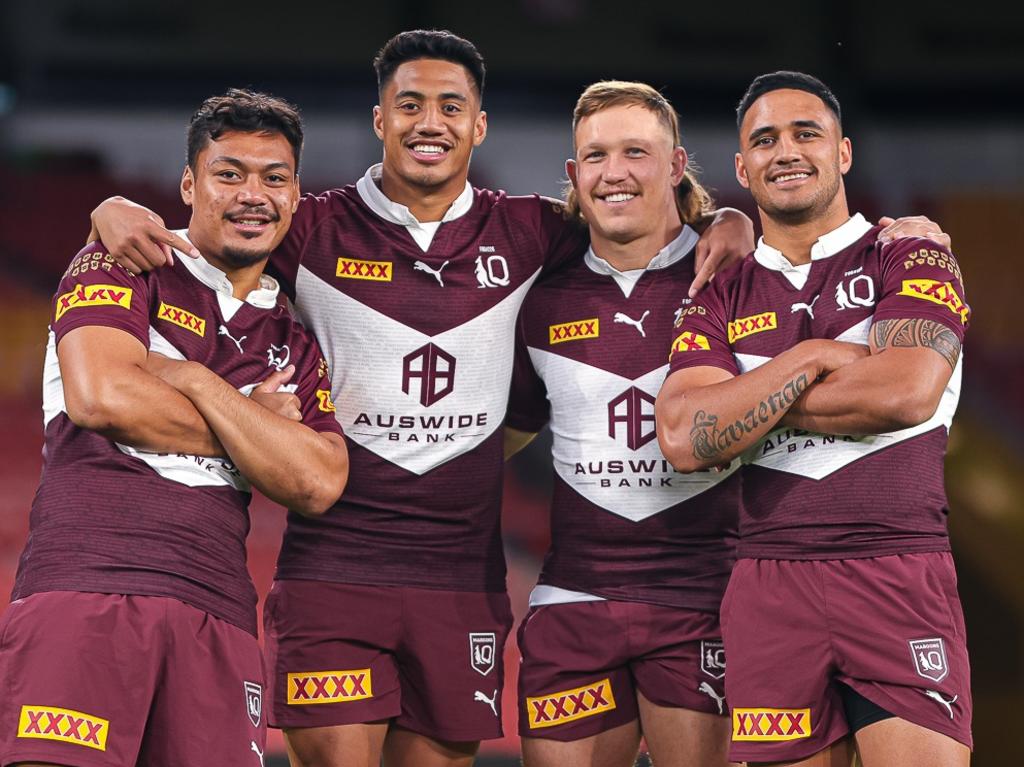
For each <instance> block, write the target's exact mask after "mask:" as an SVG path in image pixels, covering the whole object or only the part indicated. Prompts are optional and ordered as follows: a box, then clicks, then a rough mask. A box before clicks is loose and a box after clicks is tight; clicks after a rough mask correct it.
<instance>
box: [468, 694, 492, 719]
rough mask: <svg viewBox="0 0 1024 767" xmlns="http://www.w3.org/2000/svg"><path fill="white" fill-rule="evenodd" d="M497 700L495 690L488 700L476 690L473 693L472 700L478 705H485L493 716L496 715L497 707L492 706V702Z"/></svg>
mask: <svg viewBox="0 0 1024 767" xmlns="http://www.w3.org/2000/svg"><path fill="white" fill-rule="evenodd" d="M497 698H498V691H497V690H495V691H494V694H493V695H491V697H489V698H488V697H487V696H486V695H484V694H483V693H482V692H480V691H479V690H477V691H476V692H474V693H473V700H474V701H477V702H479V703H486V704H487V705H488V706H490V707H491V711H493V712H494V715H495V716H497V715H498V708H497V706H495V705H494V701H495V700H497Z"/></svg>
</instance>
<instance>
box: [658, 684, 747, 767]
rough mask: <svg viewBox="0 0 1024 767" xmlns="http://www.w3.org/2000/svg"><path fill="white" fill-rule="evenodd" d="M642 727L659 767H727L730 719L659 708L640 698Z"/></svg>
mask: <svg viewBox="0 0 1024 767" xmlns="http://www.w3.org/2000/svg"><path fill="white" fill-rule="evenodd" d="M638 703H639V706H640V724H641V727H642V728H643V733H644V740H645V741H646V743H647V750H648V752H649V753H650V755H651V761H652V762H653V763H654V764H655V765H657V767H686V766H687V765H694V764H699V765H701V767H727V766H728V765H729V757H728V752H729V718H728V717H725V716H719V715H718V714H710V713H707V712H704V711H692V710H689V709H685V708H675V707H667V706H659V705H657V704H655V703H652V702H651V701H650V700H648V699H647V698H646V697H645V696H644V695H643V693H641V694H640V695H639V696H638Z"/></svg>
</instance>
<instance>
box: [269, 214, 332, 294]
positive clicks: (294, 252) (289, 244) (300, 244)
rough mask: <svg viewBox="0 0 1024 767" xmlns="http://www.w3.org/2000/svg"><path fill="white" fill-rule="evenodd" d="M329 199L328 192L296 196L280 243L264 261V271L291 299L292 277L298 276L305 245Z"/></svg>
mask: <svg viewBox="0 0 1024 767" xmlns="http://www.w3.org/2000/svg"><path fill="white" fill-rule="evenodd" d="M329 207H330V203H329V200H328V196H327V195H326V194H324V195H312V194H304V195H302V197H300V198H299V206H298V208H296V210H295V213H294V214H293V215H292V223H291V226H290V227H288V233H287V234H285V236H284V239H283V240H281V244H280V245H278V246H277V247H276V248H274V252H273V253H271V254H270V261H269V263H268V264H267V272H268V273H269V274H271V276H273V277H275V278H277V280H278V282H280V283H281V288H282V289H283V290H284V291H285V293H286V294H287V295H288V297H289V298H291V299H293V300H294V299H295V280H296V279H297V278H298V273H299V265H300V264H301V263H302V256H303V254H304V253H305V251H306V245H307V244H308V243H309V239H310V237H311V236H312V234H313V231H314V230H315V229H316V227H317V225H318V224H319V223H320V222H321V221H322V220H323V219H324V217H325V216H326V215H327V214H328V209H329Z"/></svg>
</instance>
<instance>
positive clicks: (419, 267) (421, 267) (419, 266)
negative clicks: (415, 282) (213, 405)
mask: <svg viewBox="0 0 1024 767" xmlns="http://www.w3.org/2000/svg"><path fill="white" fill-rule="evenodd" d="M446 266H448V262H447V261H445V262H444V263H443V264H441V265H440V266H439V267H437V269H433V268H432V267H430V266H428V265H427V264H425V263H423V262H422V261H417V262H416V263H415V264H413V265H412V268H413V269H414V270H415V271H417V272H426V273H427V274H432V275H434V278H435V279H436V280H437V284H438V285H440V286H441V287H442V288H443V287H444V280H443V279H441V270H442V269H444V268H445V267H446Z"/></svg>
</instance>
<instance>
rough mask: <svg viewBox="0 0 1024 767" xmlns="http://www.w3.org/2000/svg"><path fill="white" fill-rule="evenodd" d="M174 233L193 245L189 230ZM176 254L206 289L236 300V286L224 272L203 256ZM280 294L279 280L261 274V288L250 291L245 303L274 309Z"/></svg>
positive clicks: (258, 307) (176, 252) (179, 252)
mask: <svg viewBox="0 0 1024 767" xmlns="http://www.w3.org/2000/svg"><path fill="white" fill-rule="evenodd" d="M174 233H175V234H176V235H178V236H179V237H181V239H183V240H185V241H186V242H188V243H189V244H191V242H192V241H191V240H189V238H188V230H187V229H178V230H175V232H174ZM174 252H175V254H177V257H178V261H180V262H181V263H182V264H184V265H185V268H186V269H188V271H189V272H190V273H191V274H192V276H193V277H195V278H196V279H197V280H199V281H200V282H201V283H203V284H204V285H205V286H206V287H208V288H210V290H213V291H214V292H216V293H220V294H221V295H225V296H228V297H230V298H234V286H233V285H232V284H231V280H229V279H228V277H227V275H226V274H224V272H222V271H221V270H220V269H218V268H217V267H216V266H214V265H213V264H211V263H210V262H209V261H207V260H206V259H205V258H203V257H202V256H199V257H198V258H193V257H192V256H186V255H185V254H184V253H182V252H181V251H179V250H175V251H174ZM279 292H280V286H279V285H278V284H277V280H275V279H274V278H273V277H271V276H270V275H269V274H261V275H260V286H259V287H258V288H257V289H256V290H251V291H249V295H247V296H246V297H245V303H247V304H252V305H253V306H255V307H256V308H257V309H273V308H274V307H275V306H277V295H278V293H279Z"/></svg>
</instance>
